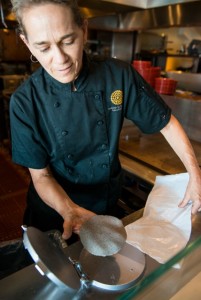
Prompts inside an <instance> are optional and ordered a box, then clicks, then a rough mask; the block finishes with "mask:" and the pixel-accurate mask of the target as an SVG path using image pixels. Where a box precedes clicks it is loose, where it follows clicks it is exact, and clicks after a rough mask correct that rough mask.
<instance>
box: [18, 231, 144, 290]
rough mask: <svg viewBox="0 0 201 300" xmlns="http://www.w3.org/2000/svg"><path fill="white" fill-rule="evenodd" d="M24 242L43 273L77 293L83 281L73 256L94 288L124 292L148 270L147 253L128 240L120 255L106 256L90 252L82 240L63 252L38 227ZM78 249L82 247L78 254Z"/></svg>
mask: <svg viewBox="0 0 201 300" xmlns="http://www.w3.org/2000/svg"><path fill="white" fill-rule="evenodd" d="M23 242H24V245H25V248H27V249H28V251H29V253H30V255H31V256H32V258H33V260H34V261H35V263H36V268H37V269H38V270H39V271H40V273H42V275H46V276H47V277H48V278H49V279H50V280H51V281H53V282H54V283H55V284H56V285H58V286H59V287H65V288H70V289H71V291H73V292H75V291H77V290H79V289H80V288H81V282H80V277H79V276H78V273H77V271H76V270H75V268H74V265H73V264H72V262H70V259H69V258H72V259H73V261H76V262H77V263H78V264H79V265H80V266H81V271H82V273H83V274H84V275H86V277H87V278H88V280H89V282H90V283H91V287H94V288H100V289H103V290H111V291H121V290H125V289H127V288H129V287H132V286H133V285H134V284H135V283H136V282H137V281H138V280H139V279H140V278H141V277H142V275H143V272H144V269H145V255H144V253H142V252H141V251H139V250H138V249H136V248H135V247H133V246H131V245H129V244H127V243H125V245H124V247H123V248H122V249H121V251H119V252H118V253H117V254H114V255H111V256H106V257H101V256H94V255H92V254H90V253H89V252H88V251H87V250H86V249H84V248H83V246H82V245H81V243H80V242H77V243H75V244H72V245H71V246H69V247H67V248H65V250H64V251H62V250H61V249H60V248H59V247H56V246H55V244H54V242H53V241H52V240H51V239H50V238H49V237H48V235H47V234H46V233H45V232H41V231H40V230H38V229H36V228H34V227H28V228H27V229H25V231H24V237H23ZM76 245H77V246H78V247H76ZM75 248H76V249H79V251H77V253H76V256H75V252H76V251H75Z"/></svg>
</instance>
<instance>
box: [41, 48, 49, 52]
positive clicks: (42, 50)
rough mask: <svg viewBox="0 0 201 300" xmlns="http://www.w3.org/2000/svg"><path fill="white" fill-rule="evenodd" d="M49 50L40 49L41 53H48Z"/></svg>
mask: <svg viewBox="0 0 201 300" xmlns="http://www.w3.org/2000/svg"><path fill="white" fill-rule="evenodd" d="M48 50H49V48H43V49H40V52H42V53H44V52H47V51H48Z"/></svg>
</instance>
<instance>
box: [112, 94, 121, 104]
mask: <svg viewBox="0 0 201 300" xmlns="http://www.w3.org/2000/svg"><path fill="white" fill-rule="evenodd" d="M111 102H112V103H113V104H115V105H121V104H122V102H123V92H122V91H121V90H116V91H114V92H113V93H112V95H111Z"/></svg>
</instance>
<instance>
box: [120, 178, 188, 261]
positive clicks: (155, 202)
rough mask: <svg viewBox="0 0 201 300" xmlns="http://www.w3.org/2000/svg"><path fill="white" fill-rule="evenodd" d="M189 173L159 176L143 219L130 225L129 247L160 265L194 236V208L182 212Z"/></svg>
mask: <svg viewBox="0 0 201 300" xmlns="http://www.w3.org/2000/svg"><path fill="white" fill-rule="evenodd" d="M188 180H189V175H188V173H182V174H176V175H166V176H157V177H156V181H155V184H154V187H153V189H152V191H151V192H150V194H149V196H148V199H147V203H146V206H145V209H144V214H143V217H142V218H141V219H139V220H137V221H135V222H133V223H131V224H129V225H127V226H126V227H125V228H126V232H127V243H129V244H131V245H133V246H135V247H136V248H138V249H139V250H141V251H142V252H144V253H146V254H148V255H149V256H151V257H152V258H154V259H155V260H157V261H158V262H160V263H165V262H166V261H167V260H169V259H170V258H171V257H173V256H174V255H176V254H177V253H178V252H179V251H180V250H182V249H183V248H184V247H185V246H186V244H187V243H188V241H189V238H190V234H191V227H192V226H191V204H190V203H189V204H188V205H187V206H186V207H184V208H179V207H178V204H179V203H180V202H181V200H182V199H183V197H184V194H185V191H186V187H187V184H188Z"/></svg>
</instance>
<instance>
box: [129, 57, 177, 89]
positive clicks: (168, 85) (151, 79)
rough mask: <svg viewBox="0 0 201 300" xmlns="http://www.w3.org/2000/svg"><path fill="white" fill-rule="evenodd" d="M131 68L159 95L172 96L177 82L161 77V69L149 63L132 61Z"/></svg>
mask: <svg viewBox="0 0 201 300" xmlns="http://www.w3.org/2000/svg"><path fill="white" fill-rule="evenodd" d="M132 66H133V67H134V68H135V69H136V71H137V72H138V73H139V74H140V75H141V76H142V77H143V78H144V79H145V80H146V81H147V82H148V83H149V84H150V85H151V86H152V87H153V88H154V89H155V90H156V92H157V93H159V94H166V95H174V93H175V90H176V86H177V81H176V80H173V79H171V78H164V77H161V68H160V67H153V66H152V63H151V61H145V60H133V62H132Z"/></svg>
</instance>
